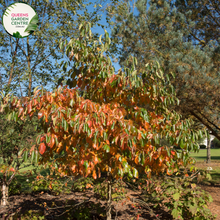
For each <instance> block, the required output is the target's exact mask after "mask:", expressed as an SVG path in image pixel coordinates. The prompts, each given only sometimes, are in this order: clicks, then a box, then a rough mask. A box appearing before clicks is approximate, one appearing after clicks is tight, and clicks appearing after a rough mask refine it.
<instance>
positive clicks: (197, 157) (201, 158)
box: [193, 156, 220, 161]
mask: <svg viewBox="0 0 220 220" xmlns="http://www.w3.org/2000/svg"><path fill="white" fill-rule="evenodd" d="M193 157H194V158H195V159H197V160H206V159H207V156H193ZM211 160H218V161H220V156H211Z"/></svg>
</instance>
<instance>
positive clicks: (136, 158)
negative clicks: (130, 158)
mask: <svg viewBox="0 0 220 220" xmlns="http://www.w3.org/2000/svg"><path fill="white" fill-rule="evenodd" d="M134 162H135V163H136V164H138V163H139V159H138V156H136V157H135V159H134Z"/></svg>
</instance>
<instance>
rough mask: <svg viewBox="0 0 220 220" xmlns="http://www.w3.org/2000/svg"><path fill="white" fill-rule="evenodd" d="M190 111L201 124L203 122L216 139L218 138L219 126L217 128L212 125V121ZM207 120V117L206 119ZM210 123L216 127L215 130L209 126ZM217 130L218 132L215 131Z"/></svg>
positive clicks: (219, 138) (219, 136)
mask: <svg viewBox="0 0 220 220" xmlns="http://www.w3.org/2000/svg"><path fill="white" fill-rule="evenodd" d="M190 113H191V114H192V115H193V116H195V117H196V118H197V119H198V120H199V121H200V122H201V123H202V124H204V125H205V126H206V127H207V128H208V129H209V130H210V131H211V132H212V135H214V136H215V137H216V138H217V139H218V140H220V135H219V134H218V132H219V131H220V128H218V127H217V126H216V125H213V123H209V121H208V122H206V121H205V120H203V119H202V118H201V117H199V116H198V114H196V113H195V112H194V111H190ZM206 120H207V119H206ZM208 123H209V124H208ZM211 124H212V125H213V126H214V127H215V128H216V130H214V129H213V128H212V127H211ZM217 130H218V132H216V131H217Z"/></svg>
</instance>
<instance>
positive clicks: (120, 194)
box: [94, 180, 127, 201]
mask: <svg viewBox="0 0 220 220" xmlns="http://www.w3.org/2000/svg"><path fill="white" fill-rule="evenodd" d="M107 190H108V187H107V181H106V180H105V181H103V182H101V183H97V184H96V185H95V186H94V192H95V193H97V194H98V195H100V197H101V199H103V200H106V199H107ZM126 193H127V190H126V188H125V183H124V182H123V181H122V180H117V181H115V182H114V183H113V184H112V200H113V201H119V200H122V199H123V198H124V197H125V194H126Z"/></svg>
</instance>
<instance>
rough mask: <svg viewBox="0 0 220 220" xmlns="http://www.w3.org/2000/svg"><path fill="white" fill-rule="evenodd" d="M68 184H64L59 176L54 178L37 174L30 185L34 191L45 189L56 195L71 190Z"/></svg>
mask: <svg viewBox="0 0 220 220" xmlns="http://www.w3.org/2000/svg"><path fill="white" fill-rule="evenodd" d="M66 186H67V184H64V183H63V182H62V181H61V180H60V179H59V178H53V177H51V176H49V175H48V176H47V177H43V176H41V175H39V176H37V177H36V179H35V180H34V181H33V182H32V183H31V185H30V187H31V189H32V191H34V192H37V191H44V190H45V191H50V192H51V193H53V194H55V195H59V194H60V193H61V192H66V193H68V192H70V190H68V188H67V187H66Z"/></svg>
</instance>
